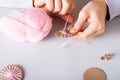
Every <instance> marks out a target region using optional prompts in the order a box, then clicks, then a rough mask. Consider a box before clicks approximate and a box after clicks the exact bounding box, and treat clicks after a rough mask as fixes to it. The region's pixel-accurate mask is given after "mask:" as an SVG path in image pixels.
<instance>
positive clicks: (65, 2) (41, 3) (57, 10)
mask: <svg viewBox="0 0 120 80" xmlns="http://www.w3.org/2000/svg"><path fill="white" fill-rule="evenodd" d="M34 7H37V8H42V9H43V10H45V11H47V12H49V13H51V14H53V15H58V16H59V17H61V18H62V19H64V20H66V19H67V17H66V15H68V14H70V13H71V12H72V10H73V9H74V7H75V5H74V3H73V1H72V0H34ZM68 22H73V17H72V16H71V17H70V20H68Z"/></svg>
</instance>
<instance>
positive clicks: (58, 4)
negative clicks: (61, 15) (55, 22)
mask: <svg viewBox="0 0 120 80" xmlns="http://www.w3.org/2000/svg"><path fill="white" fill-rule="evenodd" d="M54 3H55V8H54V13H58V12H60V11H61V8H62V0H54Z"/></svg>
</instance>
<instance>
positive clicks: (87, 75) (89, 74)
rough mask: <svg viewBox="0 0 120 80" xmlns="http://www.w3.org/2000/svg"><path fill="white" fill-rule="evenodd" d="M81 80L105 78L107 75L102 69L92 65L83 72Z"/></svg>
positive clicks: (101, 79) (103, 79)
mask: <svg viewBox="0 0 120 80" xmlns="http://www.w3.org/2000/svg"><path fill="white" fill-rule="evenodd" d="M83 80H107V77H106V74H105V72H104V71H103V70H102V69H100V68H97V67H92V68H89V69H87V70H86V71H85V72H84V75H83Z"/></svg>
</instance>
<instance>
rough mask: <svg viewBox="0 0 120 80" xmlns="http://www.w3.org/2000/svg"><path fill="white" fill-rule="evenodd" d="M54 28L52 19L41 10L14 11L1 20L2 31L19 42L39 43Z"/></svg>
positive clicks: (0, 29)
mask: <svg viewBox="0 0 120 80" xmlns="http://www.w3.org/2000/svg"><path fill="white" fill-rule="evenodd" d="M51 28H52V19H51V18H50V17H49V16H48V15H47V14H46V12H44V11H43V10H41V9H39V8H29V9H22V10H18V11H13V12H12V13H10V14H9V15H8V16H6V17H3V18H2V19H1V20H0V31H1V32H3V33H5V34H7V35H8V36H10V37H12V38H13V39H15V40H17V41H22V42H23V41H30V42H37V41H40V40H42V39H44V38H45V37H46V36H47V35H48V34H49V32H50V30H51Z"/></svg>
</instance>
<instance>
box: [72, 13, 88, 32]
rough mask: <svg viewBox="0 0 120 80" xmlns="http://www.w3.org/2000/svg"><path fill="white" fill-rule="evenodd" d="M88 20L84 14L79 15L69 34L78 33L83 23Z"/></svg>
mask: <svg viewBox="0 0 120 80" xmlns="http://www.w3.org/2000/svg"><path fill="white" fill-rule="evenodd" d="M87 19H88V15H87V14H86V13H81V12H80V14H79V17H78V19H77V21H76V23H75V25H74V27H73V28H72V29H71V30H70V32H71V33H76V32H78V31H80V30H81V29H82V27H83V25H84V24H85V22H86V21H87Z"/></svg>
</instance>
